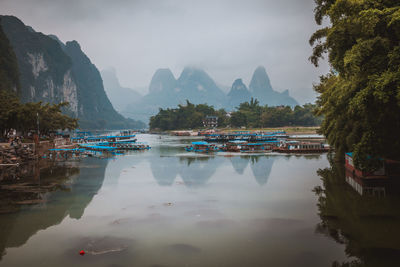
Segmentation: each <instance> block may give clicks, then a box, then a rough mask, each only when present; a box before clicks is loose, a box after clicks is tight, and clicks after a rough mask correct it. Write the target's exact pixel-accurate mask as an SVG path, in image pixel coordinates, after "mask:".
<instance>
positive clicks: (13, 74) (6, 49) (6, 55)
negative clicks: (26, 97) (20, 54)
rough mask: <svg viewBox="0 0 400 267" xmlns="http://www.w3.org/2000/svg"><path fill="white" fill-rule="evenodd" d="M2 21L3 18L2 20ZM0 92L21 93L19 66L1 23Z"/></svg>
mask: <svg viewBox="0 0 400 267" xmlns="http://www.w3.org/2000/svg"><path fill="white" fill-rule="evenodd" d="M0 20H1V18H0ZM0 90H7V91H14V92H15V93H18V91H19V79H18V64H17V58H16V56H15V53H14V50H13V49H12V47H11V45H10V42H9V40H8V38H7V36H6V35H5V34H4V32H3V28H2V27H1V22H0Z"/></svg>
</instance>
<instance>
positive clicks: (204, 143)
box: [192, 141, 210, 146]
mask: <svg viewBox="0 0 400 267" xmlns="http://www.w3.org/2000/svg"><path fill="white" fill-rule="evenodd" d="M192 145H198V146H208V145H210V144H209V143H207V142H205V141H197V142H192Z"/></svg>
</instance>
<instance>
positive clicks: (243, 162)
mask: <svg viewBox="0 0 400 267" xmlns="http://www.w3.org/2000/svg"><path fill="white" fill-rule="evenodd" d="M230 161H231V163H232V166H233V168H234V169H235V171H236V173H237V174H240V175H242V174H243V173H244V170H245V169H246V167H247V165H249V157H246V156H240V157H231V158H230Z"/></svg>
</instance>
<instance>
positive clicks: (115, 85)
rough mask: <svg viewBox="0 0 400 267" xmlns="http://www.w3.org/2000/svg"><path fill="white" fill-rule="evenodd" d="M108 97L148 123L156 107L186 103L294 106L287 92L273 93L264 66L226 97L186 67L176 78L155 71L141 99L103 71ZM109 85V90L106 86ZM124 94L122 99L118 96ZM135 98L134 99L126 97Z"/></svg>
mask: <svg viewBox="0 0 400 267" xmlns="http://www.w3.org/2000/svg"><path fill="white" fill-rule="evenodd" d="M102 76H103V80H104V84H105V87H106V91H107V94H108V96H109V98H110V99H111V102H112V103H113V105H114V107H116V108H117V110H119V111H121V113H122V114H123V115H125V116H127V117H131V118H135V119H140V120H142V121H146V122H147V121H148V120H149V118H150V116H152V115H155V114H157V112H158V110H159V108H174V107H176V106H177V105H178V104H185V103H186V100H189V101H190V102H191V103H194V104H203V103H207V104H209V105H212V106H214V107H215V108H217V109H219V108H224V109H226V110H229V111H231V110H234V109H235V108H236V107H238V106H239V105H240V103H243V102H246V101H250V100H251V98H252V97H253V98H256V99H257V100H258V101H259V102H260V104H261V105H268V106H279V105H288V106H295V105H297V104H298V103H297V101H296V100H295V99H294V98H292V97H291V96H289V91H288V90H286V91H284V92H282V93H280V92H277V91H275V90H274V89H273V88H272V86H271V82H270V80H269V77H268V75H267V72H266V70H265V68H264V67H262V66H260V67H258V68H257V69H256V70H255V71H254V74H253V77H252V79H251V82H250V84H249V88H247V86H246V85H245V84H244V83H243V81H242V79H236V80H235V81H234V82H233V84H232V87H231V89H230V91H229V92H228V93H227V94H226V93H225V92H224V91H223V90H222V89H221V88H220V87H219V86H218V85H217V84H216V83H215V82H214V80H213V79H212V78H211V77H210V76H209V75H208V74H207V73H206V72H205V71H204V70H202V69H199V68H194V67H186V68H184V69H183V71H182V73H181V75H180V76H179V78H178V79H176V78H175V77H174V75H173V74H172V72H171V70H169V69H158V70H157V71H156V72H155V73H154V75H153V77H152V79H151V82H150V85H149V92H148V94H146V95H145V96H143V97H141V96H140V95H139V94H138V93H137V92H135V91H134V90H132V89H128V88H122V87H121V86H120V85H119V82H118V79H117V77H116V74H115V72H111V71H103V72H102ZM108 85H109V87H108ZM121 93H122V94H124V95H125V96H126V97H125V98H124V97H123V96H121V95H120V94H121ZM131 95H136V98H131V97H128V96H131ZM128 102H130V103H128Z"/></svg>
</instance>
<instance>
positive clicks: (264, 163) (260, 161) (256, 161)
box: [250, 156, 275, 185]
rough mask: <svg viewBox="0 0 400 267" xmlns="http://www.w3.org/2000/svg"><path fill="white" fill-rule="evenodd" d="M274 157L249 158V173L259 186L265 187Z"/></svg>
mask: <svg viewBox="0 0 400 267" xmlns="http://www.w3.org/2000/svg"><path fill="white" fill-rule="evenodd" d="M274 159H275V157H268V156H264V157H259V156H251V157H250V160H251V165H250V166H251V171H252V172H253V175H254V178H256V181H257V183H258V184H259V185H265V184H266V183H267V181H268V178H269V175H270V174H271V169H272V165H273V164H274Z"/></svg>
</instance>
